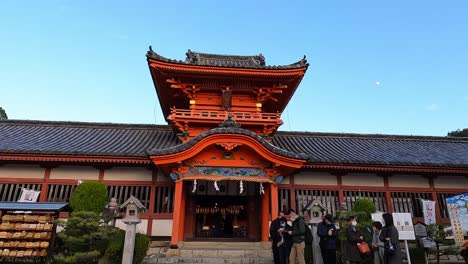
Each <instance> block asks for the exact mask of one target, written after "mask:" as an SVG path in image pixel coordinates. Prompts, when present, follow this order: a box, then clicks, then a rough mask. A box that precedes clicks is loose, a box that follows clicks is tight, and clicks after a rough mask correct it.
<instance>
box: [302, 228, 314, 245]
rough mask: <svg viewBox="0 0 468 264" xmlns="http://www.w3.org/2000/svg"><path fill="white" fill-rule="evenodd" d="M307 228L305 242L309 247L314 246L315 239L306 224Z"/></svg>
mask: <svg viewBox="0 0 468 264" xmlns="http://www.w3.org/2000/svg"><path fill="white" fill-rule="evenodd" d="M304 225H305V227H306V232H305V239H304V242H305V243H306V244H307V245H312V241H313V240H314V237H313V235H312V230H311V228H310V227H309V225H307V224H305V223H304Z"/></svg>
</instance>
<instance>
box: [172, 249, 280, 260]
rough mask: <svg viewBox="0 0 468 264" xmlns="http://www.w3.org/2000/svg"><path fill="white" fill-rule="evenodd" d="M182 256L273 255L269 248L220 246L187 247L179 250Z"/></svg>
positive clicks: (240, 256) (242, 256)
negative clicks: (209, 247)
mask: <svg viewBox="0 0 468 264" xmlns="http://www.w3.org/2000/svg"><path fill="white" fill-rule="evenodd" d="M179 252H180V256H181V257H221V258H256V257H271V256H272V252H271V250H269V249H240V248H220V249H213V248H211V249H195V248H194V249H186V248H182V249H180V250H179Z"/></svg>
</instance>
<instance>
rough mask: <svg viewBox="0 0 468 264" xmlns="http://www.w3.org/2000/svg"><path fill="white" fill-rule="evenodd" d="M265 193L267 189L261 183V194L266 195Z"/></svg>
mask: <svg viewBox="0 0 468 264" xmlns="http://www.w3.org/2000/svg"><path fill="white" fill-rule="evenodd" d="M264 193H265V188H263V185H262V183H260V194H264Z"/></svg>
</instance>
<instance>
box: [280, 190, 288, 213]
mask: <svg viewBox="0 0 468 264" xmlns="http://www.w3.org/2000/svg"><path fill="white" fill-rule="evenodd" d="M290 194H291V190H288V189H279V190H278V210H279V211H280V212H285V211H287V210H288V209H289V208H291V204H290V203H289V198H290Z"/></svg>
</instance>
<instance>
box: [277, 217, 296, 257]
mask: <svg viewBox="0 0 468 264" xmlns="http://www.w3.org/2000/svg"><path fill="white" fill-rule="evenodd" d="M289 231H292V228H291V226H290V225H288V221H287V219H286V218H285V217H281V219H280V229H278V233H279V234H280V236H281V240H280V242H278V244H277V247H278V250H279V263H280V264H288V263H289V254H290V253H291V248H292V245H293V239H292V236H291V235H290V234H289V233H288V232H289Z"/></svg>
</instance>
